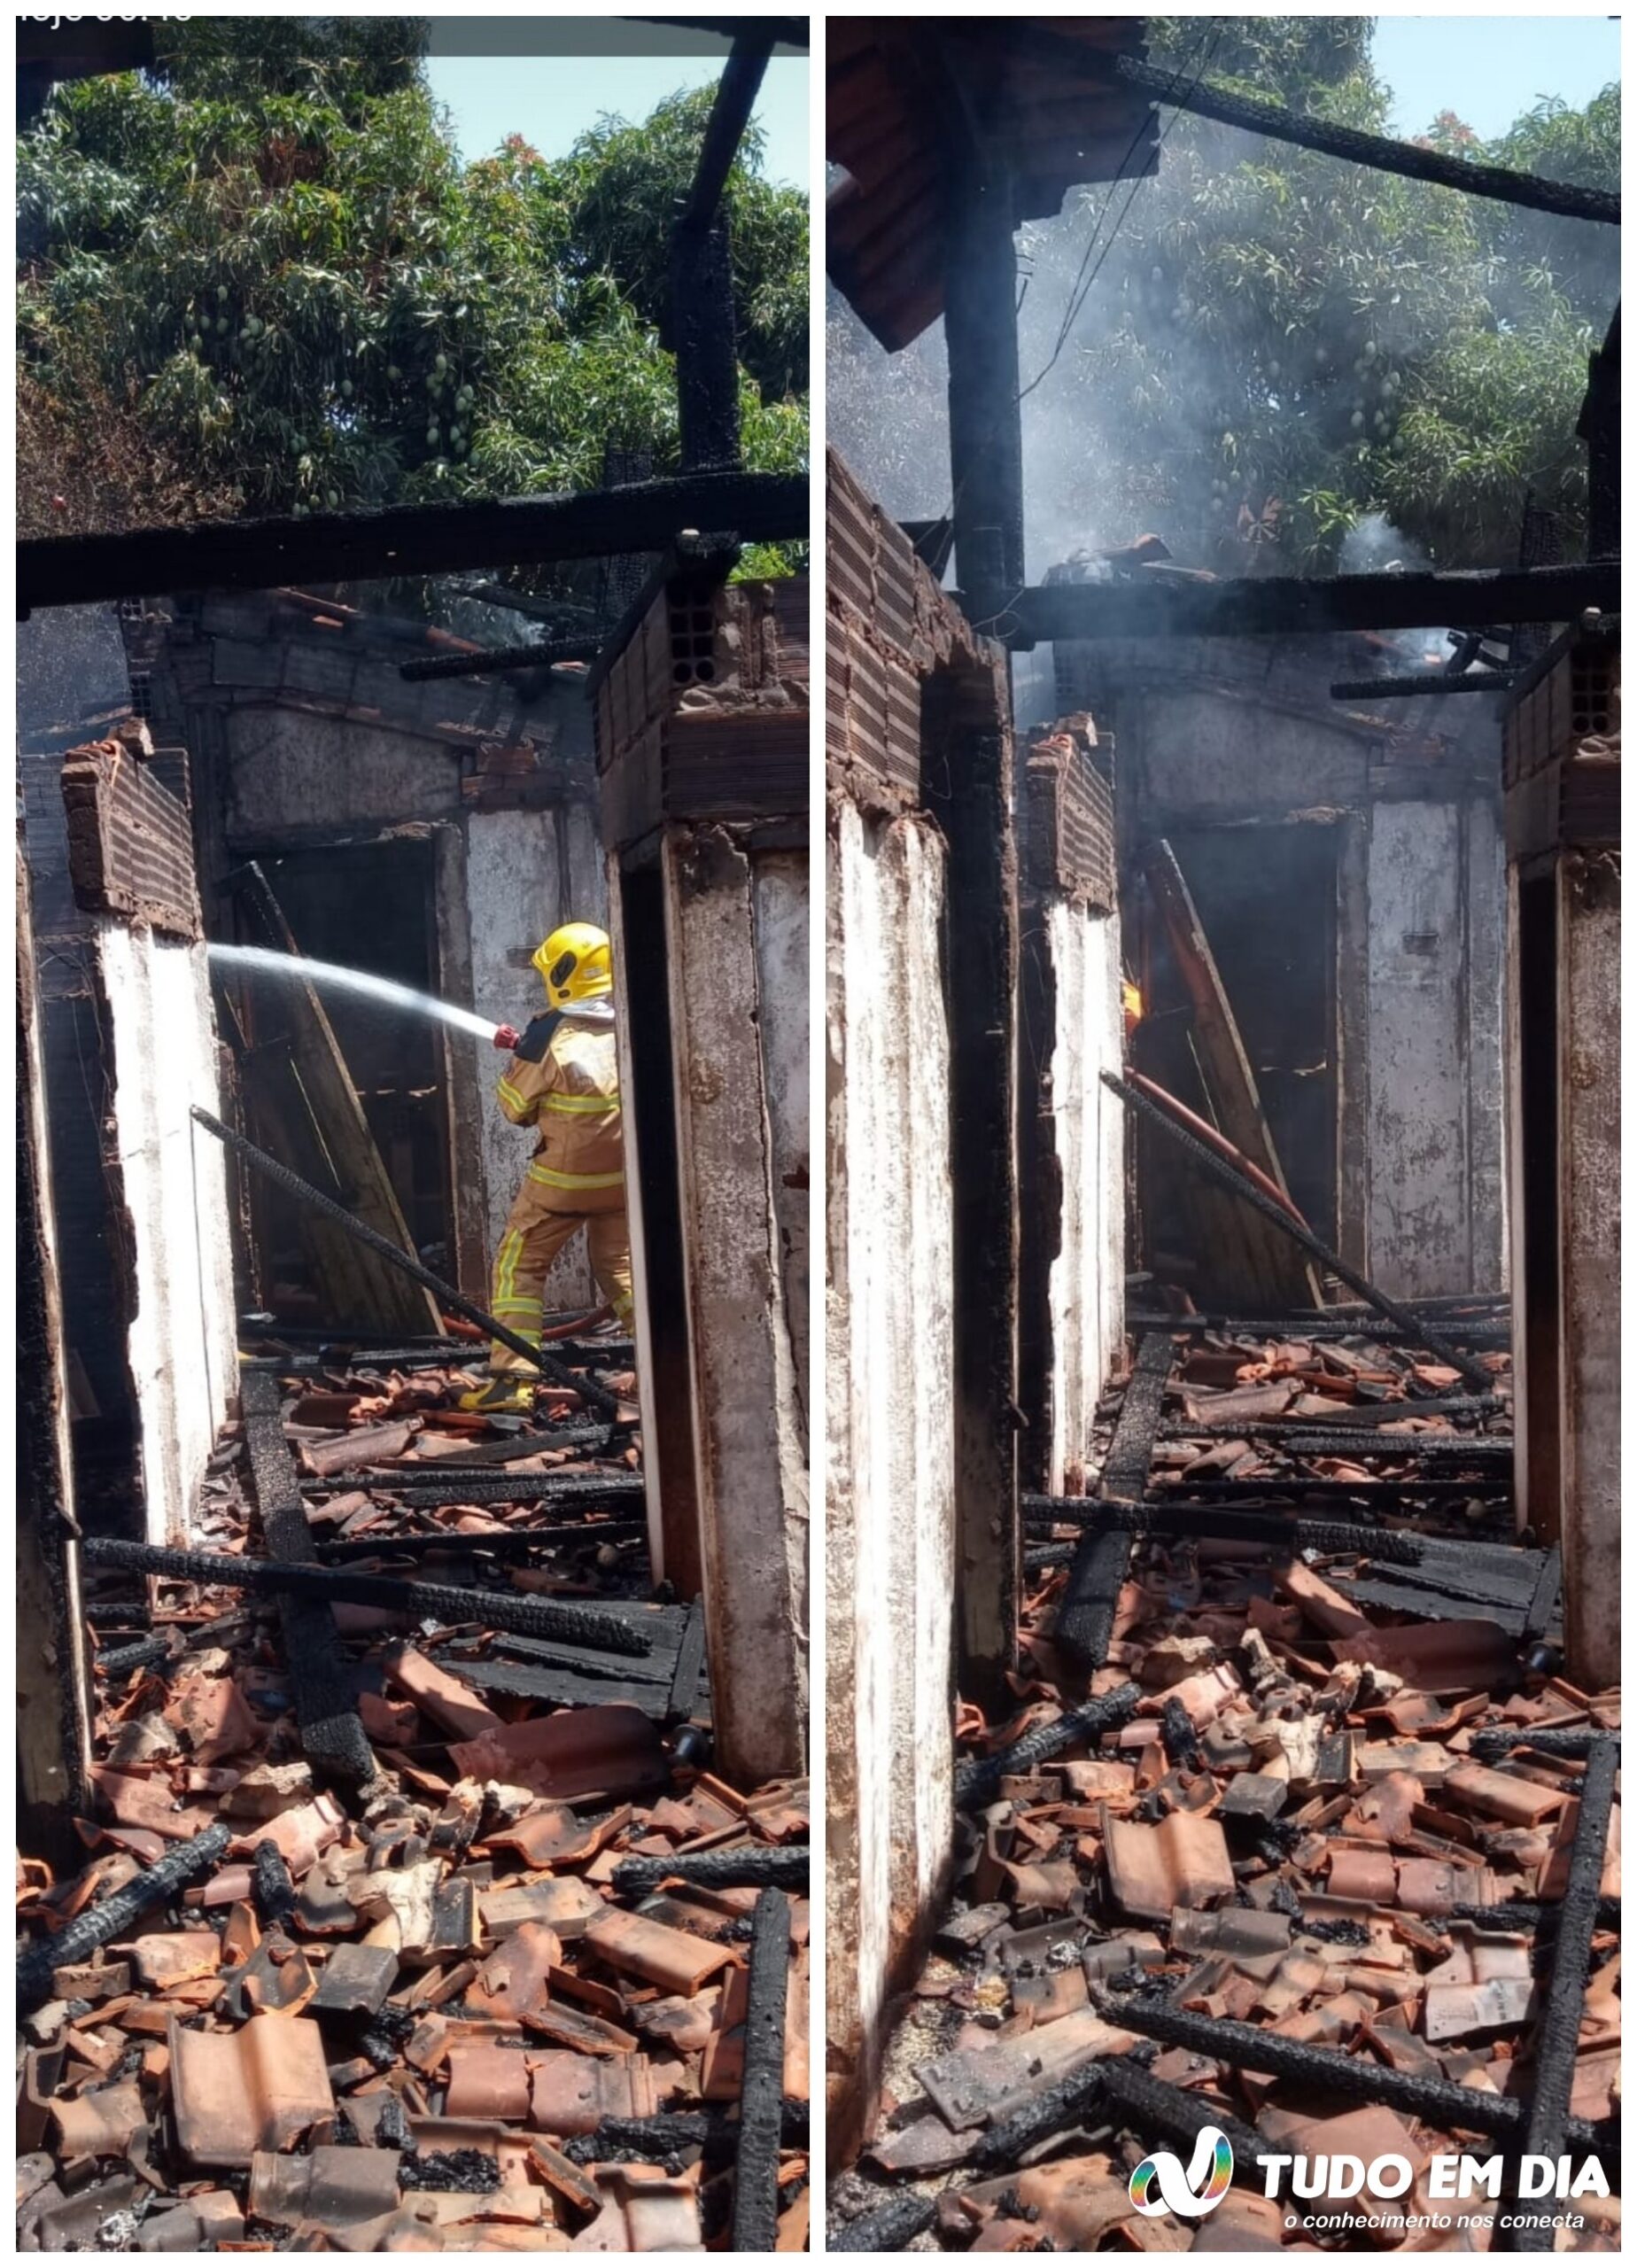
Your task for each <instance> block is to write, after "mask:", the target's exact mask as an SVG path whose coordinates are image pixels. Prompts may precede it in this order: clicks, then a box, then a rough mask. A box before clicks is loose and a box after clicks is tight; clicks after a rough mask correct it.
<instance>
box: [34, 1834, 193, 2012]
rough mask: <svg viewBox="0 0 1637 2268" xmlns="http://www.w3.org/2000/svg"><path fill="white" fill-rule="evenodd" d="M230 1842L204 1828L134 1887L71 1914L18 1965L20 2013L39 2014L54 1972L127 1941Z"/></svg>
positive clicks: (131, 1884)
mask: <svg viewBox="0 0 1637 2268" xmlns="http://www.w3.org/2000/svg"><path fill="white" fill-rule="evenodd" d="M232 1840H233V1835H232V1830H231V1829H229V1828H227V1827H207V1828H206V1829H205V1832H204V1833H203V1834H202V1835H196V1836H195V1837H193V1838H192V1840H191V1841H190V1842H188V1843H175V1844H173V1845H172V1846H171V1848H170V1849H169V1850H168V1851H167V1852H166V1853H165V1856H164V1857H163V1858H162V1859H160V1860H158V1861H157V1862H156V1863H155V1864H154V1865H153V1866H151V1867H150V1868H147V1870H146V1871H145V1872H144V1873H143V1874H139V1875H138V1876H136V1879H135V1881H133V1882H128V1883H127V1884H126V1885H125V1887H124V1888H123V1889H122V1890H116V1891H110V1893H109V1894H108V1896H107V1897H106V1898H104V1899H99V1900H98V1902H97V1904H96V1905H95V1906H89V1907H87V1908H86V1909H85V1911H84V1912H83V1913H81V1914H76V1915H75V1916H74V1920H73V1921H72V1922H69V1923H68V1925H67V1927H66V1929H62V1930H58V1932H57V1933H56V1935H55V1936H54V1937H50V1938H45V1939H44V1940H43V1942H42V1943H40V1944H38V1945H33V1946H29V1948H28V1950H27V1952H26V1953H23V1954H21V1955H20V1956H19V1960H18V1963H17V1998H18V2002H19V2006H20V2007H21V2008H25V2009H27V2008H38V2006H39V2005H40V2003H41V2001H42V2000H47V1999H49V1998H50V1991H51V1977H52V1972H53V1971H54V1970H56V1969H61V1968H64V1967H66V1966H70V1965H72V1964H74V1963H75V1962H78V1961H87V1960H89V1957H90V1956H91V1954H92V1953H95V1952H96V1951H97V1947H98V1946H106V1945H112V1943H113V1940H114V1939H115V1938H123V1937H128V1935H129V1934H130V1932H131V1930H133V1929H135V1927H136V1923H137V1922H139V1921H141V1919H142V1917H143V1915H144V1914H145V1913H147V1912H148V1910H149V1908H150V1907H154V1906H161V1905H166V1904H168V1902H169V1901H170V1899H173V1898H175V1895H176V1893H177V1891H179V1890H183V1889H185V1888H186V1887H187V1885H188V1884H189V1883H190V1882H192V1881H193V1880H194V1879H195V1877H196V1876H198V1875H202V1874H207V1873H208V1872H209V1871H210V1869H211V1868H213V1866H214V1865H215V1864H216V1861H217V1860H219V1859H220V1858H221V1856H222V1855H223V1853H224V1852H226V1850H227V1847H228V1845H229V1843H230V1842H231V1841H232Z"/></svg>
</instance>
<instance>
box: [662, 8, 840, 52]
mask: <svg viewBox="0 0 1637 2268" xmlns="http://www.w3.org/2000/svg"><path fill="white" fill-rule="evenodd" d="M631 20H632V23H635V24H670V25H673V26H675V27H676V28H677V29H678V30H679V31H687V32H710V33H712V34H714V35H715V36H716V37H717V38H718V39H748V38H749V36H750V35H752V34H753V33H754V34H755V35H757V36H758V37H763V38H765V39H767V40H768V41H769V42H770V43H772V45H773V46H775V47H793V48H795V49H796V50H797V51H798V52H799V53H801V54H803V55H805V54H806V52H807V50H808V46H809V43H810V42H811V35H812V34H811V18H810V17H807V16H633V17H632V19H631Z"/></svg>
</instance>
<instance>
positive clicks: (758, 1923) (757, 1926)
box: [731, 1889, 790, 2252]
mask: <svg viewBox="0 0 1637 2268" xmlns="http://www.w3.org/2000/svg"><path fill="white" fill-rule="evenodd" d="M789 1986H790V1901H789V1899H788V1898H787V1896H786V1894H785V1892H784V1891H782V1890H772V1889H769V1890H764V1891H763V1892H762V1894H761V1896H760V1897H759V1898H758V1899H756V1912H755V1915H754V1916H753V1917H752V1921H751V1930H750V1982H749V2007H748V2008H747V2010H746V2014H745V2060H744V2078H743V2079H742V2081H741V2085H740V2091H739V2155H738V2157H737V2158H736V2160H735V2161H734V2165H733V2240H732V2245H731V2249H732V2250H733V2251H734V2252H772V2251H773V2250H774V2249H776V2247H777V2243H778V2237H779V2144H780V2133H781V2132H782V2128H783V2123H784V2063H785V2003H786V2000H787V1996H788V1992H789Z"/></svg>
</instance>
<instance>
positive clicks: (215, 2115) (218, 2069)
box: [168, 2015, 335, 2166]
mask: <svg viewBox="0 0 1637 2268" xmlns="http://www.w3.org/2000/svg"><path fill="white" fill-rule="evenodd" d="M168 2044H169V2047H170V2055H171V2086H172V2093H173V2099H174V2101H175V2114H176V2132H177V2138H178V2140H180V2142H181V2144H182V2148H183V2149H184V2150H185V2151H186V2153H187V2155H188V2156H189V2157H190V2159H192V2161H193V2162H194V2163H196V2164H198V2165H205V2166H247V2165H248V2164H249V2163H250V2161H251V2159H252V2157H253V2156H254V2155H255V2154H256V2152H257V2151H258V2150H283V2149H286V2148H289V2147H290V2145H291V2143H293V2142H296V2141H299V2140H300V2139H301V2137H302V2136H303V2135H304V2134H306V2133H309V2132H311V2131H312V2129H313V2128H314V2126H317V2125H320V2124H322V2123H324V2122H325V2121H326V2120H328V2119H329V2118H330V2117H333V2116H334V2112H335V2098H334V2096H333V2094H332V2093H331V2092H330V2074H329V2072H328V2070H326V2069H325V2063H324V2047H323V2040H322V2036H321V2034H320V2032H319V2028H318V2026H317V2024H316V2023H314V2022H313V2021H312V2020H311V2019H310V2018H309V2017H306V2016H279V2015H260V2016H252V2017H251V2018H250V2019H249V2021H248V2022H247V2023H244V2024H242V2025H241V2026H240V2027H239V2028H238V2030H237V2031H233V2032H206V2031H185V2030H184V2029H183V2028H182V2026H181V2025H180V2024H179V2023H177V2022H176V2021H175V2018H173V2019H172V2022H171V2026H170V2034H169V2041H168Z"/></svg>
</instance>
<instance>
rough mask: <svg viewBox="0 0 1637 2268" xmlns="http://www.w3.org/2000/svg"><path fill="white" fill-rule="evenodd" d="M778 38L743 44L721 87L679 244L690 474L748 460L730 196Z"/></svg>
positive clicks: (680, 344)
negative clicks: (743, 448)
mask: <svg viewBox="0 0 1637 2268" xmlns="http://www.w3.org/2000/svg"><path fill="white" fill-rule="evenodd" d="M772 44H773V43H772V38H771V37H770V36H769V35H767V34H766V33H764V32H761V31H759V30H756V31H752V32H750V33H749V34H748V35H747V36H745V37H744V38H742V39H738V40H735V42H734V43H733V52H732V54H731V55H730V56H729V58H728V60H727V65H726V67H725V69H724V71H723V73H722V76H721V79H720V80H719V81H718V85H717V93H716V100H715V102H714V103H713V104H712V105H711V110H710V120H709V122H708V124H707V126H706V128H705V139H704V145H703V147H702V150H701V151H700V157H699V167H698V171H697V172H696V173H695V175H694V185H693V189H692V190H691V191H690V193H689V196H688V200H687V205H686V206H684V207H683V210H682V214H681V216H680V218H679V221H678V222H677V225H676V228H675V229H674V231H673V232H672V235H671V342H672V345H673V346H674V348H675V352H676V359H677V419H678V424H679V432H680V440H681V458H682V464H683V468H684V470H686V471H689V472H695V471H697V472H704V471H721V470H728V469H730V468H734V467H736V466H737V465H738V463H739V462H740V444H739V353H738V341H737V334H736V326H735V320H734V307H733V246H732V243H731V241H730V237H729V230H728V223H727V221H726V218H725V215H724V214H723V213H722V210H721V204H722V191H723V190H724V189H725V186H726V183H727V176H728V173H729V171H730V170H731V168H732V166H733V159H734V156H735V154H736V153H737V151H738V148H739V144H740V141H741V137H742V136H743V134H744V130H745V128H746V127H747V125H748V124H749V120H750V113H751V111H752V110H753V109H754V107H755V105H756V95H757V93H758V91H759V89H760V88H761V84H762V75H763V73H764V71H765V69H766V67H767V58H768V57H769V55H770V54H771V53H772Z"/></svg>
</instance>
